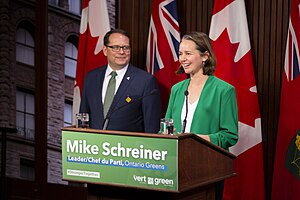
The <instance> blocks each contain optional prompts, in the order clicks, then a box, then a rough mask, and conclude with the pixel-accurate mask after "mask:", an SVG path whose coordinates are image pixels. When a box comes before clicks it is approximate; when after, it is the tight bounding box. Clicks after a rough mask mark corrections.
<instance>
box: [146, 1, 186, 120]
mask: <svg viewBox="0 0 300 200" xmlns="http://www.w3.org/2000/svg"><path fill="white" fill-rule="evenodd" d="M179 43H180V31H179V24H178V15H177V5H176V0H165V1H164V0H153V1H152V14H151V19H150V27H149V36H148V44H147V58H146V66H147V71H148V72H149V73H151V74H154V76H155V77H156V78H157V81H158V83H159V87H160V94H161V104H162V111H163V114H164V113H165V111H166V108H167V104H168V100H169V96H170V91H171V87H172V86H173V85H174V84H175V83H177V82H178V81H181V80H183V79H184V78H185V76H184V75H176V74H175V72H176V70H177V69H178V68H179V66H180V64H179V61H178V50H179Z"/></svg>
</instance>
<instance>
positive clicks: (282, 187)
mask: <svg viewBox="0 0 300 200" xmlns="http://www.w3.org/2000/svg"><path fill="white" fill-rule="evenodd" d="M299 22H300V0H292V2H291V9H290V18H289V29H288V35H287V43H286V51H285V63H284V71H283V74H282V85H281V100H280V116H279V124H278V133H277V144H276V153H275V162H274V171H273V184H272V199H274V200H277V199H278V200H279V199H280V200H281V199H289V200H296V199H299V198H300V103H299V100H300V53H299V51H300V48H299V44H300V23H299Z"/></svg>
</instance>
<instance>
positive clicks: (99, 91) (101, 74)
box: [95, 66, 107, 119]
mask: <svg viewBox="0 0 300 200" xmlns="http://www.w3.org/2000/svg"><path fill="white" fill-rule="evenodd" d="M106 68H107V66H105V67H100V68H99V70H98V73H97V76H96V91H95V95H96V99H97V102H98V104H97V107H98V106H99V108H100V116H101V118H102V119H104V115H103V103H102V88H103V81H104V76H105V71H106Z"/></svg>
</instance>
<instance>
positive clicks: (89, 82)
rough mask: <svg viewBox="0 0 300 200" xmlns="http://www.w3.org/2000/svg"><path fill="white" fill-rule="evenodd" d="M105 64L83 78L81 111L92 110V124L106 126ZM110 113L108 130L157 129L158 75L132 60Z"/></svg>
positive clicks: (146, 131)
mask: <svg viewBox="0 0 300 200" xmlns="http://www.w3.org/2000/svg"><path fill="white" fill-rule="evenodd" d="M106 68H107V66H103V67H100V68H97V69H94V70H92V71H90V72H88V73H87V75H86V77H85V79H84V86H83V91H82V97H81V103H80V110H79V112H87V113H89V115H90V127H91V128H95V129H103V122H104V114H103V103H102V85H103V80H104V76H105V71H106ZM153 91H155V92H153ZM150 94H151V95H150ZM128 97H129V98H130V99H131V101H130V102H129V103H128V102H127V101H126V98H128ZM108 116H110V121H109V124H108V127H107V129H108V130H120V131H133V132H145V133H157V132H158V131H159V124H160V118H161V104H160V94H159V89H158V85H157V81H156V78H155V77H154V76H153V75H151V74H149V73H148V72H146V71H143V70H141V69H139V68H136V67H134V66H133V65H131V64H129V66H128V69H127V71H126V73H125V75H124V78H123V80H122V82H121V84H120V86H119V88H118V91H117V93H116V95H115V97H114V100H113V102H112V105H111V107H110V109H109V111H108Z"/></svg>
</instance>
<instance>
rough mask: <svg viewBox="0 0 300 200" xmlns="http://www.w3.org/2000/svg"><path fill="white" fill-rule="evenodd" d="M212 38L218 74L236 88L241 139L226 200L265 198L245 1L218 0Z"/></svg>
mask: <svg viewBox="0 0 300 200" xmlns="http://www.w3.org/2000/svg"><path fill="white" fill-rule="evenodd" d="M214 2H215V3H214V9H213V16H212V21H211V27H210V34H209V35H210V38H211V39H212V44H213V49H214V52H215V56H216V58H217V66H216V72H215V75H216V76H217V77H219V78H221V79H223V80H225V81H226V82H228V83H230V84H232V85H233V86H234V87H235V89H236V94H237V103H238V118H239V122H238V125H239V140H238V142H237V144H236V145H235V146H233V147H232V148H230V149H229V150H230V152H231V153H233V154H235V155H236V156H237V157H236V159H235V160H234V170H235V172H236V173H237V176H235V177H233V178H230V179H227V180H225V185H224V194H223V199H230V200H232V199H236V200H240V199H243V200H245V199H246V200H247V199H249V200H250V199H251V200H253V199H256V200H260V199H265V189H264V172H263V170H264V169H263V153H262V152H263V151H262V135H261V117H260V109H259V104H258V95H257V87H256V82H255V77H254V65H253V60H252V52H251V45H250V38H249V32H248V23H247V16H246V10H245V3H244V0H235V1H233V0H215V1H214Z"/></svg>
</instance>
